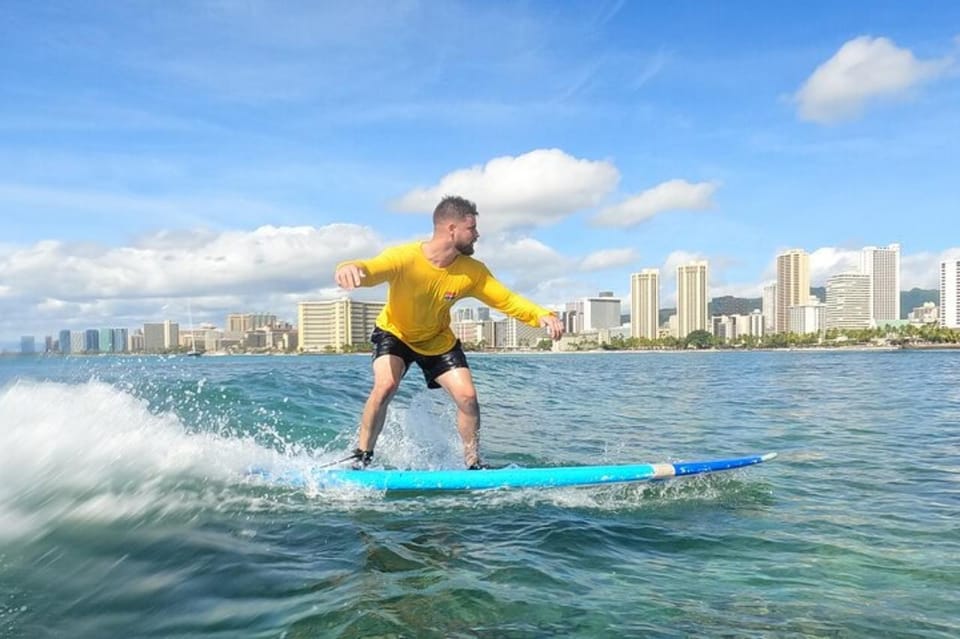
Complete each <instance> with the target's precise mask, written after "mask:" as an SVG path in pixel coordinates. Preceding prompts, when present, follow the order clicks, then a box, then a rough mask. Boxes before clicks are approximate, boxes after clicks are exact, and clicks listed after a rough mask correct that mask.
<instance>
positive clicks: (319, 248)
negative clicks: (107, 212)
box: [0, 224, 382, 334]
mask: <svg viewBox="0 0 960 639" xmlns="http://www.w3.org/2000/svg"><path fill="white" fill-rule="evenodd" d="M381 248H382V242H381V241H380V239H379V238H378V237H377V236H376V235H375V234H374V233H373V231H372V230H371V229H369V228H367V227H361V226H357V225H354V224H331V225H328V226H323V227H318V228H314V227H272V226H263V227H260V228H258V229H256V230H253V231H231V232H226V233H221V234H218V235H215V234H211V233H209V232H207V231H203V232H200V233H199V234H197V235H192V234H189V233H176V234H163V235H159V234H158V235H155V236H150V237H148V238H145V239H144V241H142V242H140V243H138V244H137V245H134V246H127V247H102V246H95V245H89V244H86V245H79V244H69V243H63V242H56V241H43V242H38V243H36V244H34V245H32V246H29V247H25V248H21V249H19V250H11V251H9V252H7V253H6V254H4V255H0V281H3V282H8V283H9V284H7V288H8V289H9V290H8V291H7V294H6V295H5V296H3V297H2V298H0V318H2V319H0V333H5V334H9V333H15V332H18V331H19V330H22V329H20V328H18V324H20V325H28V324H30V325H32V324H33V323H34V321H35V320H36V319H37V317H38V316H39V317H42V318H46V320H48V321H49V322H61V323H63V324H66V323H68V322H69V323H70V326H73V325H75V324H76V323H79V324H84V323H91V322H95V321H99V320H103V321H104V322H106V321H107V320H109V323H110V325H115V324H117V322H123V320H124V319H126V318H129V319H132V321H130V322H127V323H126V325H128V326H136V325H138V324H140V323H142V322H143V321H146V320H151V319H156V314H157V313H158V312H160V310H161V309H162V307H163V306H164V304H167V305H168V306H170V308H171V309H173V310H174V311H178V313H179V315H181V316H182V317H181V321H183V320H185V319H186V318H185V316H186V301H185V300H186V299H191V300H193V303H194V306H195V308H196V311H195V313H194V314H195V316H196V317H197V318H198V321H200V318H203V317H204V315H205V314H206V313H209V314H211V315H215V316H217V317H218V318H222V316H223V313H226V312H230V310H231V308H230V306H231V305H234V304H236V306H234V308H233V309H232V310H236V309H237V308H256V309H270V308H274V307H272V306H271V305H272V304H274V303H283V304H284V309H285V310H286V312H287V313H290V314H291V315H292V311H293V309H294V308H295V303H291V301H290V300H291V299H297V298H298V297H299V299H308V298H311V297H316V296H318V295H319V296H327V295H328V293H327V292H326V290H327V289H332V288H333V287H334V285H333V269H334V267H335V265H336V264H337V263H338V262H339V261H342V260H344V259H349V258H355V257H357V256H366V255H373V254H375V253H376V252H377V251H379V250H380V249H381ZM285 296H286V297H285ZM381 297H382V293H381ZM241 304H242V305H241ZM277 310H278V311H279V310H280V309H277ZM167 317H169V318H176V317H177V313H174V312H172V311H171V313H169V314H168V315H167ZM288 319H293V318H292V317H288ZM219 321H220V323H221V324H222V319H220V320H219ZM120 325H125V324H123V323H121V324H120ZM47 330H50V329H49V326H48V327H47Z"/></svg>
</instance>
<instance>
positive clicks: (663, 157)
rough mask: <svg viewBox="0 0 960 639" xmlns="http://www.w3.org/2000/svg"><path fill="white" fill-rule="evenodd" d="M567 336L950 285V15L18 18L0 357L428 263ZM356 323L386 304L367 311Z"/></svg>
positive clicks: (354, 6)
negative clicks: (776, 294)
mask: <svg viewBox="0 0 960 639" xmlns="http://www.w3.org/2000/svg"><path fill="white" fill-rule="evenodd" d="M447 194H456V195H462V196H465V197H467V198H469V199H471V200H473V201H475V202H476V204H477V207H478V209H479V211H480V216H479V218H478V227H479V231H480V234H481V237H480V241H479V243H478V244H477V252H476V254H475V257H477V258H478V259H480V260H482V261H484V262H486V263H487V265H488V266H489V267H490V268H491V270H492V271H493V272H494V274H495V275H496V276H497V277H498V278H499V279H500V280H502V281H503V282H504V283H505V284H507V285H508V286H509V287H511V288H513V289H515V290H517V291H518V292H520V293H521V294H523V295H525V296H527V297H529V298H530V299H532V300H534V301H536V302H538V303H540V304H543V305H545V306H548V307H553V308H562V306H563V305H564V304H565V303H566V302H568V301H572V300H574V299H577V298H580V297H584V296H588V295H596V294H597V293H598V292H599V291H613V292H614V293H615V294H616V295H618V296H620V297H621V298H622V299H623V302H624V307H625V308H627V307H628V301H629V281H630V274H631V273H633V272H637V271H639V270H641V269H644V268H660V269H661V274H662V292H661V298H662V305H663V306H671V305H672V304H673V303H674V300H675V271H676V267H677V265H679V264H682V263H684V262H686V261H689V260H693V259H706V260H708V262H709V269H710V274H709V282H710V294H711V296H720V295H737V296H742V297H760V295H761V289H762V287H763V286H764V285H765V284H768V283H769V282H771V281H772V280H773V279H775V267H774V264H775V259H776V255H777V253H779V252H781V251H783V250H786V249H790V248H802V249H805V250H807V251H808V252H809V253H810V254H811V270H812V280H813V284H814V285H822V284H823V283H824V281H825V280H826V278H827V277H829V276H830V275H831V274H834V273H838V272H844V271H849V270H851V269H855V268H856V266H857V263H858V262H857V261H858V255H859V251H860V249H861V248H862V247H864V246H870V245H873V246H886V245H888V244H890V243H894V242H897V243H900V244H901V246H902V271H901V276H902V288H903V289H905V290H908V289H910V288H913V287H921V288H936V287H937V269H938V265H939V262H940V260H943V259H952V258H955V257H956V258H960V3H957V2H954V1H952V0H946V1H920V2H916V3H904V2H899V1H896V2H884V1H879V2H857V1H850V2H842V3H837V2H825V1H813V2H796V3H780V2H768V1H763V2H748V1H743V0H741V1H737V0H733V1H724V2H720V1H715V2H710V1H695V2H688V1H682V0H681V1H678V2H669V3H666V2H664V3H655V2H639V1H637V2H627V1H613V2H604V1H584V2H577V1H570V2H560V3H558V2H553V1H544V2H538V1H534V2H456V1H446V0H445V1H444V2H435V1H424V2H416V1H404V0H398V1H391V2H364V1H362V0H361V1H356V0H354V1H350V2H313V1H305V2H297V1H271V2H266V1H262V2H261V1H258V0H236V1H227V0H216V1H209V2H205V1H203V0H193V1H190V2H180V1H177V0H172V1H168V2H150V1H146V0H143V1H132V2H112V1H104V2H98V1H96V0H91V1H86V2H66V1H56V0H52V1H50V2H41V3H37V2H28V1H21V0H8V1H7V2H4V3H3V7H2V9H0V215H2V222H0V346H6V347H16V346H17V345H18V344H19V338H20V336H21V335H36V336H37V338H38V339H41V340H42V336H44V335H55V334H56V332H57V331H59V330H61V329H72V330H82V329H87V328H101V327H128V328H131V329H132V328H136V327H139V326H142V324H143V323H144V322H155V321H162V320H164V319H172V320H175V321H179V322H180V323H181V324H182V325H186V324H187V323H188V322H189V323H194V324H196V325H199V324H200V323H203V322H210V323H213V324H215V325H218V326H223V324H224V321H225V317H226V315H227V314H228V313H232V312H270V313H274V314H276V315H277V316H278V317H279V318H280V319H287V320H289V321H295V320H296V305H297V302H300V301H306V300H319V299H330V298H334V297H339V296H341V295H343V294H344V293H343V292H342V291H340V290H338V289H337V288H336V286H335V284H334V282H333V270H334V267H335V265H336V264H337V263H338V262H340V261H342V260H345V259H354V258H363V257H371V256H373V255H375V254H377V253H378V252H379V251H380V250H382V249H383V248H385V247H387V246H390V245H393V244H397V243H400V242H407V241H412V240H415V239H426V238H427V237H429V235H430V233H431V230H432V225H431V221H430V217H429V214H430V212H431V211H432V209H433V207H434V206H435V205H436V203H437V202H438V201H439V199H440V198H441V197H442V196H444V195H447ZM354 295H355V296H356V297H358V298H360V299H384V297H385V290H384V289H383V288H379V289H367V290H363V291H360V292H357V293H355V294H354Z"/></svg>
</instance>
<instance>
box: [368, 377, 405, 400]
mask: <svg viewBox="0 0 960 639" xmlns="http://www.w3.org/2000/svg"><path fill="white" fill-rule="evenodd" d="M398 388H400V380H399V379H393V378H384V379H376V380H374V382H373V390H372V391H370V397H372V398H373V399H375V400H377V401H380V402H385V401H390V398H391V397H393V396H394V394H395V393H396V392H397V389H398Z"/></svg>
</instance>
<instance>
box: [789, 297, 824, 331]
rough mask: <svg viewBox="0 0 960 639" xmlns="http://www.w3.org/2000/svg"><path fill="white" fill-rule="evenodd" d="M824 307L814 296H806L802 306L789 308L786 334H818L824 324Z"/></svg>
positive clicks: (795, 305)
mask: <svg viewBox="0 0 960 639" xmlns="http://www.w3.org/2000/svg"><path fill="white" fill-rule="evenodd" d="M826 309H827V307H826V305H825V304H824V303H823V302H821V301H820V300H819V299H818V298H817V296H816V295H808V296H807V301H806V302H805V303H804V304H794V305H793V306H791V307H790V312H789V313H788V318H787V332H790V333H797V334H800V335H802V334H804V333H819V332H821V331H822V330H824V324H825V323H826V315H827V313H826Z"/></svg>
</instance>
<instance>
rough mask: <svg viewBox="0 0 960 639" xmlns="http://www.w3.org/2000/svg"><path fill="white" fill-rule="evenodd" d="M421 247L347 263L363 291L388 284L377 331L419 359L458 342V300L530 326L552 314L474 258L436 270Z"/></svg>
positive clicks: (414, 244) (460, 259)
mask: <svg viewBox="0 0 960 639" xmlns="http://www.w3.org/2000/svg"><path fill="white" fill-rule="evenodd" d="M421 244H422V243H421V242H411V243H409V244H402V245H400V246H395V247H392V248H388V249H386V250H385V251H383V252H382V253H381V254H380V255H378V256H376V257H374V258H371V259H368V260H349V261H347V262H343V263H341V264H340V265H338V268H339V267H340V266H343V265H344V264H355V265H357V266H360V267H362V268H363V270H364V271H366V277H364V278H363V279H362V280H361V284H360V285H361V286H376V285H378V284H382V283H383V282H388V283H389V290H388V292H387V304H386V306H384V308H383V310H382V311H381V312H380V315H379V316H378V317H377V326H379V327H380V328H382V329H383V330H385V331H389V332H390V333H393V334H394V335H396V336H397V337H399V338H400V339H401V340H403V341H404V342H405V343H406V344H407V345H409V346H410V348H412V349H413V350H415V351H416V352H418V353H420V354H422V355H439V354H441V353H445V352H446V351H448V350H450V349H451V348H453V346H454V344H456V341H457V338H456V336H455V335H454V334H453V331H452V330H451V329H450V309H451V307H453V305H454V304H455V303H456V302H457V301H458V300H460V299H463V298H465V297H472V298H475V299H478V300H480V301H481V302H483V303H484V304H486V305H488V306H490V307H491V308H494V309H496V310H498V311H500V312H501V313H504V314H506V315H510V316H511V317H515V318H517V319H518V320H520V321H522V322H524V323H526V324H529V325H530V326H539V325H540V318H542V317H544V316H545V315H550V314H551V313H550V311H549V310H547V309H545V308H543V307H541V306H538V305H536V304H534V303H533V302H531V301H529V300H527V299H526V298H524V297H521V296H520V295H517V294H516V293H514V292H513V291H511V290H509V289H508V288H507V287H505V286H504V285H503V284H501V283H500V282H499V281H497V279H496V278H495V277H494V276H493V275H492V274H491V273H490V271H489V269H487V267H486V266H485V265H484V264H483V262H480V261H479V260H475V259H473V258H472V257H468V256H466V255H458V256H457V258H456V259H455V260H454V261H453V263H452V264H450V265H449V266H447V267H445V268H440V267H437V266H435V265H433V264H432V263H430V261H429V260H427V258H426V256H424V254H423V249H422V247H421Z"/></svg>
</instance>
